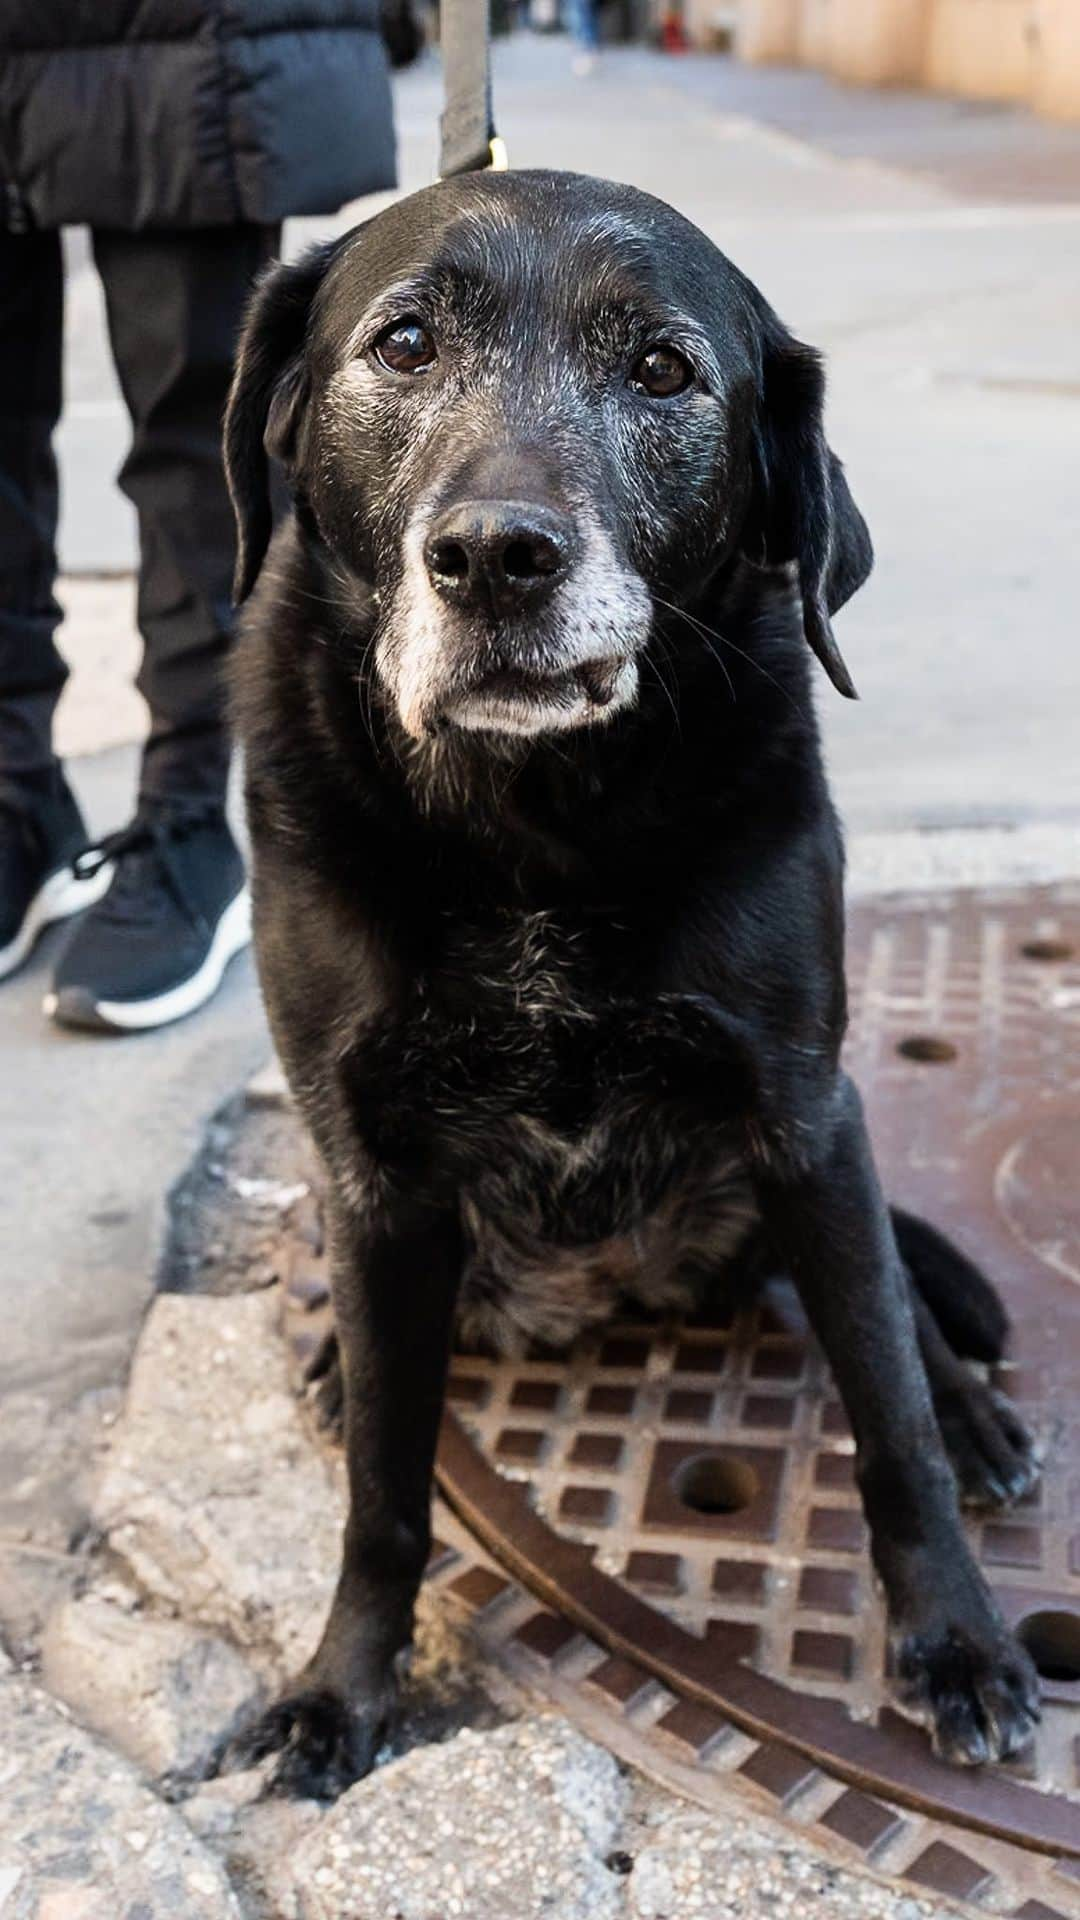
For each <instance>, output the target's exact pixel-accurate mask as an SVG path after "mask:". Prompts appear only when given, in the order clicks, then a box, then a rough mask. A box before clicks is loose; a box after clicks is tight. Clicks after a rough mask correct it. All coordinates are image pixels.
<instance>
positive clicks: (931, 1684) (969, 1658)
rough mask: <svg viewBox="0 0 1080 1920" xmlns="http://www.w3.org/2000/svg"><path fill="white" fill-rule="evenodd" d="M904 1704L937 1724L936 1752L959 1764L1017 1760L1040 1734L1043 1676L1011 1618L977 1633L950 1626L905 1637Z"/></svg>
mask: <svg viewBox="0 0 1080 1920" xmlns="http://www.w3.org/2000/svg"><path fill="white" fill-rule="evenodd" d="M897 1672H898V1676H899V1682H900V1704H901V1705H902V1707H903V1708H904V1710H905V1711H906V1712H908V1713H909V1714H910V1715H911V1716H912V1717H913V1718H914V1719H917V1720H919V1721H921V1722H923V1723H925V1724H926V1725H928V1726H929V1728H930V1736H931V1740H932V1742H933V1747H934V1752H935V1753H936V1754H937V1755H938V1757H939V1758H940V1759H942V1760H948V1761H950V1762H951V1763H952V1765H953V1766H961V1767H981V1766H985V1765H986V1763H987V1762H988V1761H991V1760H1011V1759H1013V1758H1014V1757H1015V1756H1016V1755H1017V1754H1019V1753H1022V1752H1023V1750H1024V1748H1025V1747H1027V1746H1029V1745H1030V1743H1031V1741H1032V1739H1033V1738H1034V1734H1035V1728H1036V1726H1037V1725H1038V1722H1039V1718H1040V1713H1039V1681H1038V1676H1037V1674H1036V1672H1035V1668H1034V1666H1033V1665H1032V1662H1031V1660H1030V1659H1029V1657H1028V1655H1027V1654H1026V1653H1025V1651H1024V1649H1023V1647H1022V1646H1020V1644H1019V1642H1018V1641H1016V1640H1014V1639H1013V1637H1012V1635H1011V1634H1010V1633H1009V1632H1008V1630H1007V1628H1006V1627H1005V1626H1004V1624H1003V1623H1002V1622H1000V1621H998V1620H995V1619H992V1620H990V1621H989V1622H988V1623H987V1624H986V1625H985V1626H984V1627H982V1628H981V1629H980V1630H978V1631H977V1632H973V1631H972V1630H971V1629H970V1628H967V1627H964V1626H961V1625H959V1624H947V1625H942V1626H938V1627H936V1628H933V1629H929V1630H923V1631H920V1632H914V1633H908V1634H906V1635H905V1636H904V1637H903V1638H902V1639H901V1641H900V1646H899V1652H898V1658H897Z"/></svg>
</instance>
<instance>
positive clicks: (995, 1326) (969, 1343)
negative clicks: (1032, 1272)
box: [890, 1207, 1009, 1365]
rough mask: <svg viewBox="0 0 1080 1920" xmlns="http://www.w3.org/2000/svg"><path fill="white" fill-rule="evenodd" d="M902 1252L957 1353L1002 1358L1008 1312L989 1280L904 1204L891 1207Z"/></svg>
mask: <svg viewBox="0 0 1080 1920" xmlns="http://www.w3.org/2000/svg"><path fill="white" fill-rule="evenodd" d="M890 1213H891V1216H892V1225H893V1233H894V1234H895V1235H896V1244H897V1246H898V1247H899V1249H900V1257H901V1259H902V1260H903V1262H904V1265H905V1266H906V1268H907V1270H908V1273H909V1274H910V1276H911V1279H912V1282H913V1284H914V1286H915V1288H916V1290H917V1292H918V1294H919V1295H920V1297H921V1299H922V1300H924V1301H925V1303H926V1305H927V1307H928V1308H929V1309H930V1312H931V1313H932V1315H933V1317H934V1319H935V1320H936V1321H937V1324H938V1326H939V1327H940V1329H941V1331H942V1333H943V1334H944V1336H945V1339H946V1340H947V1341H948V1343H949V1345H950V1347H951V1348H952V1350H953V1352H954V1353H957V1354H959V1355H960V1356H961V1358H962V1359H965V1360H983V1361H985V1362H986V1363H987V1365H992V1364H993V1363H994V1362H995V1361H997V1360H1000V1359H1001V1357H1002V1355H1003V1354H1004V1352H1005V1346H1006V1342H1007V1341H1008V1338H1009V1316H1008V1314H1007V1313H1006V1311H1005V1307H1004V1305H1003V1303H1002V1300H1001V1296H1000V1295H999V1293H998V1291H997V1288H996V1287H995V1286H994V1284H993V1282H992V1281H991V1280H988V1279H987V1277H986V1275H985V1273H983V1272H982V1271H981V1269H980V1268H979V1267H977V1266H976V1265H975V1264H974V1262H973V1261H971V1260H969V1259H968V1257H967V1255H966V1254H964V1253H961V1251H960V1249H959V1247H955V1246H954V1245H953V1243H952V1241H951V1240H947V1239H946V1237H945V1235H944V1234H943V1233H940V1232H939V1231H938V1229H937V1227H932V1226H931V1225H930V1223H929V1221H927V1220H920V1219H919V1217H918V1215H917V1214H914V1213H905V1212H904V1210H903V1209H902V1208H901V1207H892V1208H890Z"/></svg>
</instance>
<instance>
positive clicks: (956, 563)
mask: <svg viewBox="0 0 1080 1920" xmlns="http://www.w3.org/2000/svg"><path fill="white" fill-rule="evenodd" d="M496 99H497V103H498V117H499V124H500V129H501V131H502V133H503V134H504V136H505V137H506V139H507V142H508V145H509V149H510V155H511V159H512V162H513V164H514V165H515V166H519V167H533V166H550V167H558V168H570V169H576V170H580V171H584V172H588V173H593V174H599V175H606V176H610V177H612V178H614V179H618V180H623V181H629V182H632V183H633V184H635V185H637V186H639V187H643V188H646V189H647V190H649V191H651V192H653V193H655V194H658V195H660V196H662V197H663V198H664V199H667V200H670V201H672V202H673V203H674V204H675V205H676V206H677V207H679V208H680V209H681V210H682V211H683V212H684V213H686V214H687V215H689V217H690V218H691V219H693V220H695V221H696V222H698V223H699V224H700V225H701V226H702V227H704V228H705V230H706V231H707V232H708V233H709V234H710V235H711V236H712V237H713V238H714V240H715V241H716V242H717V243H718V244H719V245H720V246H721V247H722V248H723V249H724V250H725V251H726V252H727V253H729V254H730V255H731V257H732V258H733V259H734V260H735V261H736V262H737V263H738V265H739V266H740V267H742V268H743V269H744V270H745V271H746V272H747V273H748V274H749V275H750V276H751V277H752V278H753V279H754V280H755V281H757V283H758V284H759V285H760V286H761V288H762V289H763V291H764V292H765V293H766V295H767V296H768V298H769V299H770V300H771V301H772V303H773V304H774V306H775V307H776V308H777V309H778V311H779V313H780V314H781V316H782V317H783V319H784V320H785V321H786V322H787V324H788V325H789V326H791V327H792V328H793V329H794V330H795V331H796V332H797V333H798V334H800V335H801V336H802V337H803V338H804V339H807V340H809V341H812V342H813V343H814V344H815V345H817V346H819V347H821V348H823V349H824V350H825V352H826V353H827V356H828V363H829V374H830V402H829V430H830V439H831V441H832V443H833V445H834V446H835V447H836V449H837V451H838V452H840V454H841V455H842V457H843V458H844V460H845V462H846V464H847V466H848V470H849V475H850V478H851V481H852V486H853V490H854V493H855V496H856V498H857V499H858V501H859V503H860V505H861V506H862V507H863V509H864V511H865V513H866V515H867V518H868V520H869V523H870V526H871V529H872V531H873V534H874V539H875V544H876V548H877V556H878V558H877V566H876V570H875V572H874V575H873V577H872V580H871V582H870V584H869V585H868V586H867V588H866V589H864V591H863V592H862V593H860V594H859V596H858V597H857V599H856V600H855V602H854V603H853V604H852V605H851V606H850V608H849V609H848V610H847V611H845V613H844V614H843V615H842V616H841V617H840V620H839V622H838V636H839V639H840V642H841V645H842V646H843V649H844V652H845V654H846V656H847V658H848V661H849V663H850V665H851V668H852V671H853V674H854V677H855V680H856V683H857V685H858V687H859V689H860V693H861V695H862V699H861V702H860V703H859V704H858V705H854V704H849V703H845V702H843V701H841V700H839V699H838V698H836V697H835V696H833V695H832V694H831V691H830V689H829V688H828V686H827V685H826V683H825V681H824V678H823V677H822V679H821V682H820V686H819V705H820V709H821V712H822V716H823V720H824V723H825V731H826V737H827V743H828V756H829V763H830V767H831V770H832V775H833V779H834V784H835V789H836V793H837V797H838V800H839V803H840V806H841V810H842V812H843V814H844V817H845V820H846V823H847V827H848V831H849V835H850V836H851V842H852V850H853V857H854V863H855V868H856V873H857V877H858V879H859V883H860V884H861V885H864V886H865V885H867V884H874V883H875V881H877V882H880V883H881V884H893V883H895V882H896V881H897V880H903V879H904V878H905V877H911V875H912V873H914V874H915V875H916V877H918V874H919V873H920V872H921V868H919V866H918V859H919V858H921V857H922V856H921V855H918V856H913V855H912V848H913V846H915V844H916V843H915V842H914V840H913V836H914V835H915V834H916V833H917V832H926V833H927V834H928V835H929V838H927V839H926V840H925V841H924V842H923V841H921V842H919V843H918V844H919V845H920V846H925V847H930V848H931V854H930V856H929V858H930V862H931V865H932V864H933V851H932V850H933V848H934V847H935V846H937V845H940V844H945V843H946V842H947V841H948V839H949V834H950V832H953V831H955V830H960V829H980V830H985V832H984V837H983V838H982V839H980V840H975V839H973V838H972V839H969V840H967V841H966V842H965V843H964V844H965V845H966V846H967V848H968V849H969V853H968V855H966V856H965V858H968V859H969V862H970V870H971V875H972V877H974V878H984V877H987V875H988V874H992V875H997V874H999V873H1000V874H1003V875H1004V876H1006V877H1007V876H1008V875H1009V874H1010V873H1011V872H1012V871H1014V869H1015V868H1016V866H1017V861H1019V866H1020V868H1022V870H1023V871H1024V872H1025V873H1029V874H1034V875H1036V876H1042V877H1052V876H1054V875H1055V874H1058V873H1061V872H1063V871H1069V870H1072V871H1075V870H1076V868H1077V867H1078V866H1080V851H1078V849H1080V752H1078V750H1077V733H1078V722H1080V646H1078V644H1077V613H1076V587H1075V575H1076V559H1077V545H1078V531H1080V528H1078V520H1080V504H1078V503H1080V124H1072V125H1069V124H1066V123H1057V122H1054V121H1052V120H1048V119H1043V118H1039V117H1036V116H1035V115H1033V114H1031V113H1029V112H1027V111H1026V110H1025V109H1023V108H1021V107H1019V106H1013V105H1009V104H1006V103H1001V102H994V101H989V102H988V101H984V100H975V99H966V100H964V99H959V98H953V97H949V96H946V95H942V94H940V93H929V92H915V91H899V92H888V91H872V90H865V91H863V90H857V89H853V88H849V87H846V86H844V85H842V84H840V83H838V82H837V81H836V80H834V79H830V78H828V77H826V76H825V75H823V74H822V73H819V72H816V71H813V70H810V69H806V68H796V67H784V66H770V67H763V66H753V65H746V64H742V63H739V62H737V61H735V60H733V59H731V58H730V57H728V56H727V55H726V54H725V53H723V52H684V53H674V52H662V51H658V50H653V49H649V48H645V47H643V46H637V45H634V46H620V47H613V48H608V49H605V50H604V51H603V52H602V53H601V55H600V57H599V60H598V62H597V64H596V66H595V68H594V69H593V71H592V72H590V73H589V74H588V75H587V76H585V77H577V76H575V75H574V73H573V72H572V69H571V50H570V47H569V44H568V42H567V41H566V39H565V38H564V37H562V36H560V35H554V34H552V35H547V34H544V35H541V34H536V33H532V32H528V31H520V32H518V33H517V34H515V35H514V36H512V37H511V38H510V39H508V40H506V41H504V42H502V43H500V44H499V46H498V48H497V55H496ZM397 100H398V116H399V119H398V125H399V138H400V152H401V173H402V186H403V188H405V189H410V188H414V187H417V186H420V185H423V184H425V183H427V182H428V181H429V180H430V179H431V178H432V177H433V174H434V169H435V159H436V152H437V121H438V113H439V109H440V106H441V88H440V79H439V72H438V64H437V60H436V58H435V56H434V55H433V54H429V55H427V56H425V58H424V59H423V60H422V61H421V63H420V64H419V65H418V67H416V68H414V69H413V70H411V71H409V72H407V73H406V74H405V75H403V76H402V77H401V79H400V80H399V82H398V84H397ZM375 204H378V203H375ZM371 210H372V203H370V202H365V203H363V204H362V205H358V206H354V207H352V208H349V209H347V210H346V211H345V212H344V213H343V214H342V215H341V216H340V218H339V219H337V220H336V221H334V222H327V221H319V222H303V221H298V222H292V223H290V225H289V228H288V231H287V236H286V244H287V250H288V251H289V252H295V251H296V250H297V249H299V248H300V247H301V246H302V245H303V244H304V243H305V242H307V241H309V240H311V239H313V238H316V237H322V236H323V235H324V234H326V233H328V232H332V231H335V230H342V231H343V230H344V229H346V228H347V227H348V226H349V225H351V224H353V222H354V221H355V220H356V219H357V218H359V217H361V216H363V215H364V214H366V213H368V212H370V211H371ZM68 244H69V248H70V276H69V281H68V308H67V370H66V407H65V414H64V422H63V427H62V430H61V434H60V454H61V463H62V476H63V522H62V562H63V568H64V573H65V580H64V583H63V597H64V600H65V603H66V606H67V608H68V612H69V618H68V621H67V623H66V626H65V629H64V631H63V633H62V636H61V638H62V644H63V646H64V648H65V651H66V652H67V654H68V656H69V658H70V660H71V661H72V663H73V666H74V669H75V671H74V675H73V678H72V681H71V683H70V684H69V687H68V690H67V692H66V694H65V697H64V703H63V705H62V708H61V713H60V722H59V744H60V748H61V750H62V751H64V752H66V753H68V754H71V755H73V756H75V759H74V763H73V768H72V773H73V780H74V784H75V785H76V787H77V788H78V791H79V793H80V797H81V798H82V800H83V801H84V804H85V807H86V811H87V815H88V818H89V821H90V824H91V826H92V828H93V829H95V830H97V831H103V830H105V829H107V828H109V827H111V826H114V825H116V824H118V823H119V822H120V821H121V820H122V818H123V817H124V812H125V805H126V800H127V796H128V795H129V794H130V791H131V783H132V778H133V764H134V756H135V745H134V743H135V742H136V740H137V738H138V736H139V734H140V731H141V727H142V713H141V710H140V703H139V701H138V698H137V696H136V695H135V694H134V693H133V692H132V691H131V679H132V675H133V672H134V666H135V662H136V659H137V641H136V635H135V630H134V622H133V586H132V581H131V571H132V568H133V564H134V557H135V540H134V524H133V516H132V514H131V511H130V509H129V507H128V506H127V504H126V502H125V501H124V500H123V499H122V498H121V497H120V495H119V494H118V492H117V491H116V489H115V486H114V482H113V476H114V474H115V471H116V469H117V467H118V466H119V464H120V461H121V459H122V457H123V454H124V451H125V448H126V445H127V437H128V425H127V418H126V414H125V412H124V409H123V405H122V402H121V399H120V396H119V393H118V391H117V388H116V384H115V379H114V376H113V373H112V370H111V364H110V362H109V358H108V354H107V350H106V345H105V333H104V320H103V311H102V303H101V294H100V289H99V286H98V283H97V280H96V278H95V276H94V274H93V272H92V269H91V267H90V264H89V257H88V251H87V247H86V243H85V238H84V236H83V235H82V234H80V233H78V232H76V233H74V234H72V235H70V236H69V240H68ZM980 847H982V848H985V849H988V850H989V852H988V853H987V855H986V859H985V861H983V860H982V856H981V855H980V851H979V849H980ZM1014 853H1015V855H1016V858H1015V859H1014V857H1013V856H1014ZM913 858H914V859H915V866H914V867H913V866H912V864H911V863H912V859H913ZM1010 863H1011V864H1010ZM54 951H55V947H54V943H53V938H50V939H49V940H47V941H45V942H43V943H42V945H41V946H40V947H39V948H38V950H37V952H36V954H35V956H34V959H33V961H32V963H31V964H30V965H29V966H28V967H27V968H26V969H25V970H24V972H23V973H22V974H20V975H19V976H18V978H17V979H15V980H13V981H12V982H11V983H10V984H8V985H6V986H5V989H4V993H3V999H2V1003H0V1127H2V1138H3V1142H4V1145H3V1149H2V1163H0V1182H2V1185H3V1190H4V1193H5V1198H6V1200H8V1201H9V1202H11V1203H12V1204H10V1205H8V1206H6V1207H5V1208H4V1210H3V1217H2V1221H0V1275H2V1276H3V1278H2V1281H0V1288H2V1304H3V1315H4V1326H5V1339H4V1346H3V1357H2V1359H0V1389H2V1390H4V1391H5V1392H6V1394H7V1418H6V1423H5V1429H4V1437H3V1440H2V1441H0V1484H2V1485H3V1486H5V1487H6V1488H7V1492H6V1494H5V1495H4V1496H3V1505H2V1507H0V1618H3V1617H5V1615H6V1617H7V1618H8V1619H11V1618H13V1617H17V1616H18V1613H19V1609H20V1608H21V1607H23V1606H24V1604H25V1605H28V1604H29V1602H25V1601H24V1597H23V1596H24V1589H25V1586H26V1576H27V1573H28V1570H32V1571H33V1573H34V1575H35V1578H36V1577H37V1576H39V1575H40V1574H41V1571H42V1569H45V1570H46V1571H47V1570H48V1569H49V1568H50V1567H52V1566H54V1565H55V1566H56V1567H58V1568H60V1569H61V1570H62V1567H63V1563H64V1558H65V1555H66V1553H67V1547H68V1540H69V1536H70V1532H71V1528H72V1527H73V1526H75V1525H76V1524H77V1520H78V1511H79V1502H78V1490H77V1479H76V1477H75V1475H74V1473H73V1467H74V1466H75V1465H77V1464H78V1453H79V1447H80V1444H81V1443H80V1435H82V1434H83V1433H84V1432H87V1433H88V1432H90V1431H91V1430H92V1428H93V1425H94V1423H95V1421H96V1420H97V1419H98V1417H99V1415H100V1413H101V1411H102V1409H103V1408H107V1407H108V1405H109V1404H110V1396H112V1395H114V1394H115V1390H116V1385H117V1383H118V1381H119V1380H120V1379H121V1377H122V1374H123V1370H124V1366H125V1364H126V1359H127V1356H128V1354H129V1352H130V1349H131V1345H132V1341H133V1339H134V1335H135V1332H136V1331H137V1326H138V1321H139V1317H140V1314H141V1311H142V1309H143V1307H144V1305H145V1303H146V1300H147V1298H148V1296H149V1293H150V1290H151V1288H152V1284H153V1268H154V1261H155V1258H156V1255H157V1251H158V1249H159V1248H160V1245H161V1235H162V1228H163V1222H164V1218H165V1195H166V1193H167V1190H168V1188H169V1186H170V1184H171V1183H172V1182H173V1181H174V1180H175V1179H176V1178H177V1177H178V1176H179V1174H180V1172H181V1171H182V1169H183V1167H184V1165H185V1163H186V1162H187V1160H188V1158H189V1157H190V1154H191V1153H192V1151H193V1149H194V1147H195V1145H196V1143H197V1141H198V1139H199V1137H200V1133H201V1130H202V1128H203V1126H204V1125H205V1122H206V1120H207V1118H208V1116H209V1115H210V1114H211V1113H212V1112H213V1111H214V1110H215V1108H216V1107H217V1106H218V1105H219V1103H220V1102H221V1101H222V1100H224V1099H225V1098H226V1096H227V1095H229V1094H230V1093H231V1092H232V1091H233V1090H234V1089H235V1088H236V1087H237V1086H238V1085H239V1084H240V1082H241V1081H242V1080H243V1078H244V1077H245V1075H246V1074H247V1073H249V1072H250V1071H251V1070H252V1069H254V1068H255V1067H256V1066H257V1065H259V1064H260V1062H261V1060H262V1059H263V1058H264V1056H265V1053H266V1051H267V1041H266V1036H265V1031H264V1025H263V1020H262V1015H261V1012H260V1009H259V1005H258V999H257V993H256V989H255V983H254V975H253V970H252V967H251V964H250V960H249V958H247V957H245V958H243V959H241V960H240V961H239V962H237V963H236V964H235V965H234V966H233V968H232V969H231V971H230V975H229V977H228V979H227V981H226V985H225V988H224V989H223V991H222V993H221V994H220V995H219V996H218V998H217V999H216V1000H215V1001H214V1003H213V1004H212V1005H211V1006H210V1007H209V1008H207V1009H206V1010H205V1011H204V1012H202V1013H201V1014H200V1015H199V1016H198V1017H197V1018H196V1019H194V1020H192V1021H191V1022H189V1023H187V1024H184V1025H181V1026H178V1027H174V1028H171V1029H166V1030H165V1031H163V1032H161V1033H159V1034H155V1035H151V1036H148V1037H146V1038H139V1039H132V1040H123V1041H117V1040H108V1039H106V1040H104V1041H100V1040H94V1039H87V1038H83V1037H76V1036H72V1035H71V1034H67V1033H62V1032H60V1031H57V1030H56V1029H54V1028H48V1027H46V1025H45V1024H44V1023H43V1021H42V1019H41V1016H40V1012H39V1007H40V1000H41V994H42V991H43V988H44V984H45V982H46V979H47V977H48V969H49V966H50V964H51V960H52V957H53V954H54Z"/></svg>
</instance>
